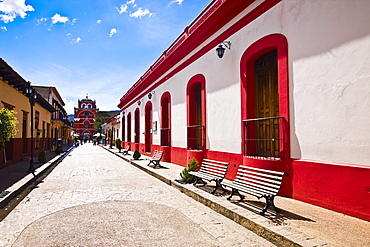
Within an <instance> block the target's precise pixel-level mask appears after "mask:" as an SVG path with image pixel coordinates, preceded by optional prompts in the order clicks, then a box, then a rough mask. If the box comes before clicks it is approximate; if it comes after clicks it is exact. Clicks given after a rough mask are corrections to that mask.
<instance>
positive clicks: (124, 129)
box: [121, 116, 126, 142]
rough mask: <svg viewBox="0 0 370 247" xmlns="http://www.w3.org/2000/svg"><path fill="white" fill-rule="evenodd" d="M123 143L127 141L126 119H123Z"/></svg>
mask: <svg viewBox="0 0 370 247" xmlns="http://www.w3.org/2000/svg"><path fill="white" fill-rule="evenodd" d="M121 139H122V141H123V142H124V141H126V117H125V116H123V117H122V136H121Z"/></svg>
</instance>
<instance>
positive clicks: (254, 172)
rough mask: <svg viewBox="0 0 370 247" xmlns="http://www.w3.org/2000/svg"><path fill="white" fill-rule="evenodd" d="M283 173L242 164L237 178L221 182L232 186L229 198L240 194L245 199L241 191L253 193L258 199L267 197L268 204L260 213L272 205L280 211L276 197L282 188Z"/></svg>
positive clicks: (263, 212) (262, 213)
mask: <svg viewBox="0 0 370 247" xmlns="http://www.w3.org/2000/svg"><path fill="white" fill-rule="evenodd" d="M283 175H284V172H278V171H271V170H265V169H260V168H254V167H248V166H240V167H239V169H238V171H237V175H236V178H235V179H234V180H233V181H228V180H224V181H222V183H221V184H222V185H224V186H227V187H230V188H232V191H231V195H230V196H229V197H227V199H228V200H230V199H231V197H232V196H233V195H234V194H237V195H239V197H240V199H241V200H243V199H244V196H243V195H241V194H240V193H239V191H243V192H245V193H247V194H250V195H253V196H255V197H257V198H258V199H260V198H262V197H264V198H265V199H266V205H265V208H264V209H263V210H262V211H261V212H260V213H259V214H260V215H264V214H265V212H266V211H267V209H268V208H269V207H270V206H272V207H273V208H274V209H275V211H276V212H279V211H280V210H279V209H278V208H277V207H276V206H275V204H274V198H275V196H276V195H277V193H278V192H279V190H280V186H281V180H282V179H283Z"/></svg>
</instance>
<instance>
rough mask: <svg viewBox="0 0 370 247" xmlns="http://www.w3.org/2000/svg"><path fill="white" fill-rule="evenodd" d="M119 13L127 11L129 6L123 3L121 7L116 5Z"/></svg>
mask: <svg viewBox="0 0 370 247" xmlns="http://www.w3.org/2000/svg"><path fill="white" fill-rule="evenodd" d="M116 9H117V11H118V13H119V14H122V13H124V12H127V9H128V6H127V5H126V4H122V5H121V6H120V7H119V8H118V7H116Z"/></svg>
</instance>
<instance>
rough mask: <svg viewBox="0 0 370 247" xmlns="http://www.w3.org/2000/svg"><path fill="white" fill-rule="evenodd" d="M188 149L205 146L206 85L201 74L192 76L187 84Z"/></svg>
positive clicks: (197, 148) (201, 148)
mask: <svg viewBox="0 0 370 247" xmlns="http://www.w3.org/2000/svg"><path fill="white" fill-rule="evenodd" d="M186 93H187V113H188V114H187V117H188V119H187V123H188V128H187V129H188V130H187V139H188V140H187V142H188V149H189V150H190V149H193V150H194V149H195V150H204V149H205V146H206V142H205V139H206V138H205V137H206V87H205V78H204V76H203V75H195V76H193V77H192V78H191V79H190V80H189V83H188V86H187V91H186Z"/></svg>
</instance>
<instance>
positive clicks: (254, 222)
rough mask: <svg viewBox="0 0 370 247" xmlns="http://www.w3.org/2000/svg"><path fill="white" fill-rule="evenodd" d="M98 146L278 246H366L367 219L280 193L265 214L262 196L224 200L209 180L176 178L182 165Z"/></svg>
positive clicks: (369, 239) (369, 224) (369, 236)
mask: <svg viewBox="0 0 370 247" xmlns="http://www.w3.org/2000/svg"><path fill="white" fill-rule="evenodd" d="M102 147H103V148H105V149H106V150H108V151H110V152H112V153H114V154H116V155H118V156H119V157H121V158H122V159H125V160H127V161H129V162H131V164H133V165H135V166H137V167H138V168H140V169H142V170H144V171H146V172H147V173H149V174H151V175H153V176H155V177H157V178H158V179H160V180H162V181H164V182H165V183H167V184H169V185H172V186H173V187H176V188H178V189H179V190H180V191H182V192H183V193H185V194H187V195H189V196H190V197H192V198H194V199H195V200H198V201H200V202H202V203H203V204H205V205H207V206H209V207H210V208H212V209H213V210H215V211H216V212H219V213H221V214H223V215H225V216H226V217H228V218H230V219H233V220H234V221H235V222H237V223H239V224H241V225H243V226H244V227H246V228H248V229H250V230H252V231H253V232H255V233H257V234H258V235H260V236H262V237H264V238H265V239H268V240H269V241H271V242H272V243H274V244H276V245H278V246H307V247H309V246H312V247H313V246H338V247H348V246H356V247H357V246H364V247H365V246H366V247H367V246H370V222H368V221H365V220H361V219H358V218H355V217H351V216H348V215H344V214H341V213H337V212H334V211H331V210H327V209H325V208H321V207H317V206H314V205H311V204H308V203H304V202H300V201H297V200H294V199H291V198H285V197H280V196H278V197H276V198H275V204H276V206H277V207H278V208H280V209H281V213H279V214H276V213H275V212H274V211H273V210H268V211H267V212H266V215H265V216H260V215H258V212H259V211H261V210H262V209H263V207H264V200H262V199H261V200H257V199H256V198H254V197H251V196H248V195H247V196H246V199H245V200H244V201H239V200H231V201H228V200H226V198H225V197H226V194H223V192H222V191H219V192H216V193H215V195H212V194H210V193H209V192H210V191H212V189H213V187H212V185H213V184H210V185H207V186H206V187H202V186H197V187H194V186H193V185H191V184H181V183H178V182H176V180H179V178H180V176H179V174H180V172H181V170H182V169H183V168H184V167H181V166H179V165H176V164H172V163H166V162H161V165H162V166H164V167H165V169H161V168H159V169H154V168H151V167H149V166H147V164H148V161H147V160H145V159H147V158H149V157H145V156H142V158H141V160H139V161H134V160H133V159H132V154H133V152H129V155H125V156H124V155H122V153H119V152H118V150H117V149H115V148H112V149H110V148H109V146H102ZM235 198H236V199H238V198H237V197H235Z"/></svg>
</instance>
